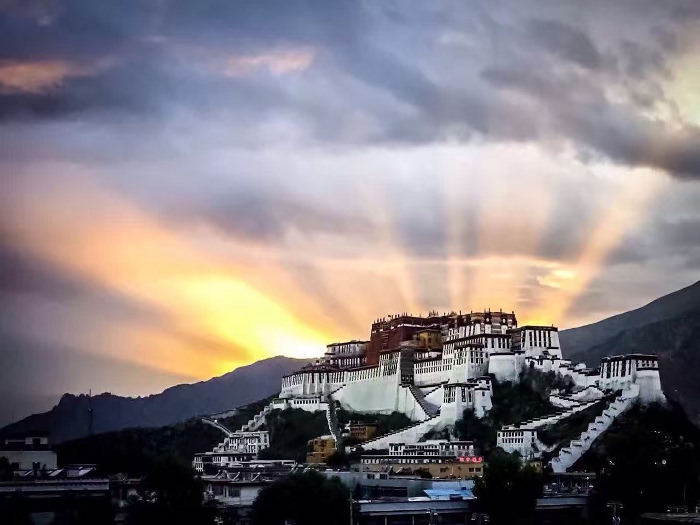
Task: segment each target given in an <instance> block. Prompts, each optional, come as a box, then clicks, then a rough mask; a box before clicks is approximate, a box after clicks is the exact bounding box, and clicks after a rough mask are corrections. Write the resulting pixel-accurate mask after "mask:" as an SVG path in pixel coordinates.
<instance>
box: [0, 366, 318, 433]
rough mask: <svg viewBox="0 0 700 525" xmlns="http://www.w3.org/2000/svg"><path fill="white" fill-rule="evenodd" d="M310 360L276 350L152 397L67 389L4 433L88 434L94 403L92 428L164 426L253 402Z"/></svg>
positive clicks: (273, 390)
mask: <svg viewBox="0 0 700 525" xmlns="http://www.w3.org/2000/svg"><path fill="white" fill-rule="evenodd" d="M308 362H309V361H308V360H302V359H291V358H288V357H283V356H277V357H272V358H270V359H264V360H262V361H257V362H256V363H253V364H251V365H248V366H244V367H241V368H237V369H236V370H234V371H232V372H229V373H228V374H224V375H222V376H219V377H215V378H213V379H209V380H208V381H202V382H199V383H193V384H184V385H177V386H174V387H171V388H168V389H166V390H164V391H163V392H161V393H160V394H154V395H152V396H147V397H139V398H132V397H121V396H115V395H112V394H109V393H105V394H100V395H98V396H93V397H92V400H90V399H89V398H88V396H86V395H79V396H75V395H72V394H64V395H63V397H62V398H61V400H60V402H59V403H58V405H56V406H55V407H53V408H52V409H51V410H49V411H48V412H44V413H41V414H35V415H32V416H29V417H26V418H24V419H22V420H21V421H18V422H16V423H13V424H11V425H8V426H6V427H5V428H3V429H2V430H1V431H0V433H6V432H23V431H31V430H47V431H48V432H49V433H50V438H51V441H52V442H53V443H61V442H63V441H68V440H71V439H77V438H80V437H84V436H87V435H88V434H89V406H90V403H92V409H93V432H94V433H101V432H110V431H114V430H121V429H124V428H132V427H159V426H163V425H169V424H172V423H177V422H180V421H184V420H186V419H188V418H191V417H193V416H197V415H201V414H211V413H215V412H221V411H224V410H229V409H231V408H234V407H237V406H241V405H245V404H247V403H251V402H253V401H256V400H258V399H261V398H264V397H268V396H270V395H273V394H275V393H276V392H278V391H279V388H280V383H281V380H282V376H283V375H286V374H289V373H291V372H293V371H294V370H297V369H298V368H300V367H302V366H303V365H305V364H306V363H308Z"/></svg>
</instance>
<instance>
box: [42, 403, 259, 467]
mask: <svg viewBox="0 0 700 525" xmlns="http://www.w3.org/2000/svg"><path fill="white" fill-rule="evenodd" d="M269 400H270V398H268V399H263V400H260V401H257V402H255V403H252V404H250V405H248V406H246V407H242V408H241V409H240V410H239V413H238V414H236V415H235V416H232V417H230V418H226V419H222V420H221V422H222V423H223V424H224V425H226V426H227V427H228V428H231V429H237V428H240V427H241V426H242V425H243V424H245V423H247V422H248V420H249V419H251V418H252V417H253V415H254V414H257V413H259V412H260V410H262V407H264V406H265V405H266V404H267V403H269ZM223 438H224V436H223V434H222V433H221V431H219V430H217V429H215V428H213V427H211V426H210V425H207V424H205V423H202V422H201V421H200V420H199V419H190V420H188V421H185V422H183V423H178V424H176V425H169V426H165V427H160V428H133V429H126V430H120V431H117V432H106V433H104V434H97V435H95V436H90V437H86V438H81V439H76V440H73V441H67V442H65V443H61V444H59V445H57V446H56V447H55V449H56V453H57V454H58V459H59V460H60V462H61V464H62V465H68V464H71V463H94V464H97V465H98V466H99V467H100V470H101V471H102V472H103V473H105V474H117V473H124V474H128V475H130V476H136V477H140V476H142V475H145V474H147V473H149V472H151V471H152V469H153V466H154V465H155V464H156V463H161V462H162V461H165V460H169V461H175V462H177V463H179V464H180V465H182V466H185V467H189V466H190V465H191V464H192V458H193V457H194V454H195V453H196V452H202V451H204V450H211V449H212V448H213V447H214V446H215V445H216V444H217V443H220V442H221V441H223Z"/></svg>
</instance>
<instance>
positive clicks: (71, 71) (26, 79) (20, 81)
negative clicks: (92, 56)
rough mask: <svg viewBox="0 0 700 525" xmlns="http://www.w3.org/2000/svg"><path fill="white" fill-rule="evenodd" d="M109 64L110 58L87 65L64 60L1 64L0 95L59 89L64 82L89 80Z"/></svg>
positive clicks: (110, 62) (7, 62) (2, 62)
mask: <svg viewBox="0 0 700 525" xmlns="http://www.w3.org/2000/svg"><path fill="white" fill-rule="evenodd" d="M112 63H113V60H112V59H110V58H105V59H102V60H98V61H96V62H95V63H93V64H90V65H84V64H76V63H73V62H70V61H65V60H37V61H26V62H18V61H0V91H6V92H8V91H9V92H19V93H42V92H45V91H48V90H50V89H53V88H55V87H57V86H59V85H60V84H61V83H62V82H63V81H64V80H65V79H67V78H71V77H87V76H91V75H94V74H95V73H97V72H98V71H101V70H103V69H105V68H107V67H110V65H111V64H112Z"/></svg>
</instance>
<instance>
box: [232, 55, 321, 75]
mask: <svg viewBox="0 0 700 525" xmlns="http://www.w3.org/2000/svg"><path fill="white" fill-rule="evenodd" d="M313 61H314V51H313V50H312V49H307V48H300V49H292V50H281V51H272V52H268V53H262V54H259V55H237V56H232V57H229V58H228V59H226V61H225V62H224V64H223V66H222V72H223V74H224V76H227V77H241V76H245V75H249V74H251V73H252V72H254V71H256V70H259V69H266V70H267V71H269V72H270V73H272V74H273V75H284V74H285V73H294V72H298V71H304V70H305V69H307V68H308V67H309V66H310V65H311V64H312V63H313Z"/></svg>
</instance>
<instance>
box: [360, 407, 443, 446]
mask: <svg viewBox="0 0 700 525" xmlns="http://www.w3.org/2000/svg"><path fill="white" fill-rule="evenodd" d="M439 423H440V415H439V414H436V415H434V416H431V417H430V418H428V419H426V420H425V421H419V422H417V423H414V424H412V425H409V426H407V427H404V428H402V429H400V430H395V431H393V432H389V433H388V434H384V435H383V436H379V437H376V438H373V439H370V440H369V441H365V442H364V443H360V444H359V445H357V446H358V447H362V448H363V450H381V449H385V448H389V443H402V442H403V443H415V442H417V441H419V440H420V438H421V437H423V436H424V435H425V434H427V433H428V432H430V431H431V430H433V429H435V428H436V427H437V425H438V424H439Z"/></svg>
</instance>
